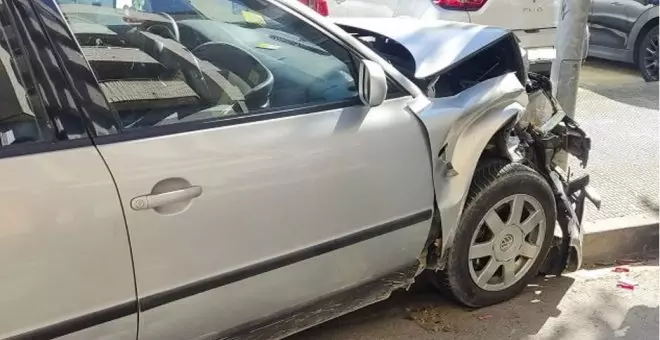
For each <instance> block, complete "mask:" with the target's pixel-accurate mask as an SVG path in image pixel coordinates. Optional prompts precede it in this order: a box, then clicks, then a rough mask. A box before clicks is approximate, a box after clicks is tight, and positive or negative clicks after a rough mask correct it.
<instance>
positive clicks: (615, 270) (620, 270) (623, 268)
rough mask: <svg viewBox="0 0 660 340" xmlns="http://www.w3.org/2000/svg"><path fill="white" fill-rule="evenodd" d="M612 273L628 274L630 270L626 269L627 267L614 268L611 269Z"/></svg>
mask: <svg viewBox="0 0 660 340" xmlns="http://www.w3.org/2000/svg"><path fill="white" fill-rule="evenodd" d="M612 271H613V272H615V273H629V272H630V268H627V267H616V268H614V269H612Z"/></svg>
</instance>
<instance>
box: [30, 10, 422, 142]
mask: <svg viewBox="0 0 660 340" xmlns="http://www.w3.org/2000/svg"><path fill="white" fill-rule="evenodd" d="M28 1H41V2H47V3H51V4H54V5H55V6H57V7H56V8H57V9H58V12H59V15H60V18H61V19H62V20H64V15H63V13H62V12H61V10H60V9H59V6H58V5H57V1H56V0H28ZM257 1H260V2H262V3H265V4H267V5H268V6H275V7H277V8H278V9H279V10H281V11H284V12H285V13H287V14H288V15H292V16H294V17H295V18H296V19H297V20H300V21H301V22H302V23H304V24H305V25H308V26H309V27H310V28H311V29H314V30H316V31H317V32H318V33H319V34H322V35H323V36H324V37H326V38H328V39H329V40H330V41H332V42H333V43H334V44H336V45H337V48H341V49H343V50H344V51H346V53H347V54H348V57H349V60H350V61H351V64H350V65H349V64H347V65H346V66H347V67H348V68H349V69H350V71H351V72H352V73H353V76H354V79H355V81H356V82H357V81H358V78H357V77H358V73H357V66H358V65H357V62H359V61H360V60H361V59H365V57H364V56H363V55H362V54H361V53H359V52H358V51H357V50H356V49H355V48H353V47H352V46H351V45H350V44H347V43H346V42H345V41H343V40H342V39H340V38H339V37H337V36H336V35H334V34H332V33H331V32H329V31H328V30H327V29H325V28H324V27H322V26H321V25H319V24H317V23H316V22H314V21H312V20H310V19H308V18H306V17H305V16H304V15H302V14H300V13H298V12H297V11H295V10H292V9H290V8H289V7H287V6H284V5H283V4H281V3H279V2H278V1H273V0H257ZM64 25H66V31H67V33H68V36H67V37H66V39H62V35H61V34H60V36H59V37H60V41H58V40H57V39H55V38H53V40H52V41H53V44H54V45H59V44H67V45H70V44H71V43H72V42H73V43H74V44H75V46H76V49H75V52H76V56H75V57H76V58H84V63H83V64H82V66H84V67H82V68H80V66H81V64H80V63H73V62H72V61H71V60H67V59H70V58H71V57H70V56H66V55H62V53H61V51H62V49H61V48H55V51H56V52H57V53H58V54H59V57H60V58H59V60H60V62H61V63H62V67H63V68H64V69H65V70H70V68H71V67H72V66H74V65H77V66H78V70H77V76H78V77H83V78H84V79H88V80H89V79H93V80H94V82H93V83H90V85H92V86H94V87H95V90H97V91H98V92H100V93H101V94H102V92H101V90H100V85H99V82H98V80H97V79H96V76H95V75H94V71H93V70H92V68H91V66H90V64H89V62H88V61H87V59H86V58H85V57H84V55H83V54H82V50H81V47H80V45H79V44H78V42H77V40H75V36H74V34H73V31H72V30H71V27H70V26H69V24H68V22H66V20H64ZM47 31H49V30H48V28H47ZM54 33H55V32H52V31H50V32H48V34H49V35H50V36H51V37H52V36H53V35H54ZM340 60H341V59H340ZM342 62H346V61H344V60H342ZM66 73H70V71H69V72H66ZM75 76H76V75H72V78H73V79H75ZM387 79H388V83H390V82H393V83H394V84H397V85H398V86H397V88H398V90H399V91H397V92H400V93H397V95H395V96H393V97H391V98H390V96H388V98H387V99H393V98H401V97H403V96H406V95H411V94H410V93H407V91H406V90H405V88H403V87H402V86H401V85H399V84H398V83H397V82H396V80H394V79H393V78H392V77H390V76H389V75H388V77H387ZM103 99H104V104H105V105H103V107H102V108H101V109H102V110H101V111H103V112H101V113H100V116H106V117H107V115H108V113H109V112H112V113H111V114H112V116H113V117H114V119H115V122H114V123H115V126H116V129H117V131H116V132H114V133H108V132H107V131H102V130H99V129H97V124H95V123H94V120H95V118H94V116H92V115H90V114H86V116H87V118H88V120H89V126H88V128H89V129H90V130H91V132H92V138H93V139H94V142H95V144H99V145H102V144H109V143H115V142H120V141H128V140H136V139H144V138H153V137H158V136H165V135H172V134H178V133H185V132H191V131H197V130H206V129H214V128H219V127H226V126H233V125H238V124H246V123H252V122H261V121H268V120H272V119H280V118H285V117H291V116H297V115H304V114H313V113H317V112H322V111H328V110H335V109H343V108H349V107H354V106H363V105H364V104H363V103H362V102H361V101H360V99H359V96H356V97H355V98H351V99H344V100H339V101H332V102H322V103H304V104H300V105H293V106H287V107H276V108H265V109H259V110H254V111H251V112H250V113H248V114H239V115H234V116H228V117H222V118H214V119H205V120H198V121H189V122H176V123H172V124H166V125H161V126H150V127H144V128H137V129H124V128H123V127H122V126H121V121H120V119H119V117H118V115H117V113H116V112H115V111H114V110H112V109H110V106H109V104H108V102H107V99H106V98H105V95H103ZM86 104H87V105H89V103H79V105H80V106H82V107H85V106H86ZM99 106H101V105H99ZM82 111H83V112H85V113H87V112H88V111H89V110H82Z"/></svg>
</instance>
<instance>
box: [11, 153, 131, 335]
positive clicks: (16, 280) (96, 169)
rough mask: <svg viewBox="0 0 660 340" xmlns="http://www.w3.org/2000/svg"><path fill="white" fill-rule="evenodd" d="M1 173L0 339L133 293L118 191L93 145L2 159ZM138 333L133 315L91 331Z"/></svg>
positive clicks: (109, 304) (110, 303)
mask: <svg viewBox="0 0 660 340" xmlns="http://www.w3.org/2000/svg"><path fill="white" fill-rule="evenodd" d="M0 178H2V183H3V184H2V186H1V187H0V216H2V228H0V268H1V270H2V271H1V272H2V274H1V277H2V279H0V291H1V292H2V293H1V294H0V315H1V317H0V338H5V337H8V336H11V335H16V334H20V333H23V332H25V331H28V330H32V329H34V328H39V327H44V326H48V325H51V324H56V323H58V322H62V321H66V320H68V319H71V318H74V317H78V316H81V315H84V314H86V313H91V312H94V311H97V310H102V309H104V308H108V307H112V306H114V305H117V304H120V303H124V302H127V301H131V300H134V299H135V288H134V284H133V271H132V265H131V258H130V251H129V245H128V239H127V235H126V228H125V225H124V220H123V218H122V212H121V207H120V206H119V201H118V200H117V191H116V190H115V186H114V184H113V183H112V178H111V177H110V174H109V172H108V170H107V168H106V167H105V165H104V164H103V162H102V160H101V158H100V157H99V155H98V153H97V151H96V149H94V148H93V147H91V146H90V147H83V148H78V149H72V150H64V151H55V152H46V153H41V154H36V155H28V156H20V157H11V158H3V159H0ZM136 331H137V317H136V315H132V316H131V317H129V318H127V319H126V320H124V321H122V322H117V323H113V324H108V325H107V326H103V327H102V328H99V329H98V330H96V331H94V332H93V333H88V334H95V337H104V336H112V338H113V339H120V338H121V339H134V338H135V334H136ZM71 339H80V337H78V336H77V335H75V333H74V334H71Z"/></svg>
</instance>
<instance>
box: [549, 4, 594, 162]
mask: <svg viewBox="0 0 660 340" xmlns="http://www.w3.org/2000/svg"><path fill="white" fill-rule="evenodd" d="M557 1H561V6H560V10H559V21H558V25H557V39H556V42H555V49H556V51H557V56H556V58H555V60H554V61H553V62H552V70H551V72H550V79H551V80H552V85H553V91H554V94H555V96H556V98H557V101H558V102H559V104H560V105H561V107H562V108H563V109H564V111H565V112H566V115H567V116H569V117H571V118H572V117H574V116H575V106H576V103H577V91H578V85H579V82H580V69H581V67H582V60H583V59H584V57H585V56H586V51H587V46H588V33H587V32H588V30H587V20H588V19H589V12H590V7H591V0H557ZM559 161H560V164H559V165H560V166H561V167H563V168H566V165H567V164H566V163H567V157H566V155H564V157H562V158H560V159H559Z"/></svg>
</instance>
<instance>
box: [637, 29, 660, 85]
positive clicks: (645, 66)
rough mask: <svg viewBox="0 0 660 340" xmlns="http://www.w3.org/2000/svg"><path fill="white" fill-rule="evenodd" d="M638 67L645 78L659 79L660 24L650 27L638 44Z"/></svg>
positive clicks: (649, 80) (647, 79) (649, 79)
mask: <svg viewBox="0 0 660 340" xmlns="http://www.w3.org/2000/svg"><path fill="white" fill-rule="evenodd" d="M635 54H636V55H637V67H638V68H639V70H640V72H642V77H644V80H646V81H648V82H651V81H658V26H655V27H654V28H652V29H650V30H649V31H648V32H646V34H644V37H643V38H642V41H641V42H640V43H639V45H638V46H637V51H636V53H635Z"/></svg>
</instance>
